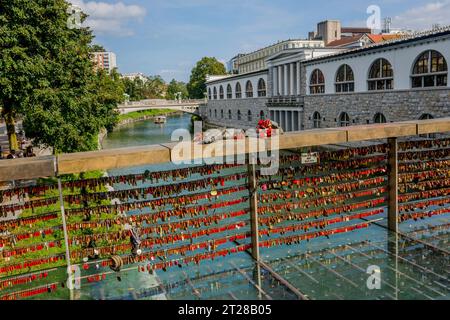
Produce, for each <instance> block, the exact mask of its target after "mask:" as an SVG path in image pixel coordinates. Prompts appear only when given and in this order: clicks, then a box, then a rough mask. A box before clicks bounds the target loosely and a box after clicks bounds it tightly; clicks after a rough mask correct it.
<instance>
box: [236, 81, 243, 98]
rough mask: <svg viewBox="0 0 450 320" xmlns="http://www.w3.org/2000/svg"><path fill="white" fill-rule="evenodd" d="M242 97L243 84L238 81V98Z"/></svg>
mask: <svg viewBox="0 0 450 320" xmlns="http://www.w3.org/2000/svg"><path fill="white" fill-rule="evenodd" d="M240 98H242V88H241V84H240V83H239V82H238V83H236V99H240Z"/></svg>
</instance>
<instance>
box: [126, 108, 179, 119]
mask: <svg viewBox="0 0 450 320" xmlns="http://www.w3.org/2000/svg"><path fill="white" fill-rule="evenodd" d="M176 112H178V111H177V110H173V109H149V110H142V111H135V112H130V113H127V114H121V115H120V116H119V121H123V120H128V119H139V118H142V117H145V116H147V117H157V116H161V115H166V114H169V113H176Z"/></svg>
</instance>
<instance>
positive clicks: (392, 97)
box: [304, 88, 450, 129]
mask: <svg viewBox="0 0 450 320" xmlns="http://www.w3.org/2000/svg"><path fill="white" fill-rule="evenodd" d="M316 111H317V112H319V113H320V115H321V117H322V124H321V127H322V128H332V127H338V126H339V116H340V114H341V112H347V113H348V114H349V116H350V120H351V122H352V125H357V124H367V123H368V122H367V121H369V123H373V122H374V117H375V114H376V113H382V114H383V115H384V116H385V117H386V120H387V122H397V121H408V120H418V119H419V118H420V117H421V116H422V115H423V114H430V115H432V116H433V117H434V118H442V117H448V116H450V89H445V88H444V89H419V90H405V91H390V92H389V91H383V92H365V93H348V94H324V95H307V96H305V104H304V119H305V123H304V125H305V129H311V128H313V114H314V112H316ZM323 119H325V120H323ZM335 120H336V121H335Z"/></svg>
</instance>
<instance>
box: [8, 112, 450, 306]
mask: <svg viewBox="0 0 450 320" xmlns="http://www.w3.org/2000/svg"><path fill="white" fill-rule="evenodd" d="M448 133H450V119H448V118H447V119H436V120H424V121H410V122H401V123H390V124H378V125H367V126H355V127H346V128H333V129H317V130H309V131H303V132H293V133H287V134H284V135H281V136H275V137H272V138H270V139H256V142H257V144H258V148H257V149H255V139H253V140H252V138H246V139H245V140H230V141H227V143H226V144H221V142H216V143H213V144H210V145H201V144H197V143H193V142H190V141H189V142H187V141H186V142H182V143H168V144H158V145H151V146H144V147H132V148H122V149H113V150H102V151H93V152H84V153H75V154H63V155H58V156H50V157H39V158H31V159H14V160H4V161H0V181H4V182H8V181H15V183H14V185H12V186H10V187H9V188H8V189H6V190H3V191H1V195H2V204H1V206H0V214H1V215H2V218H5V219H6V220H3V221H0V228H1V229H0V233H2V234H3V236H2V237H0V246H1V247H2V248H3V250H2V251H1V258H2V259H0V284H1V283H2V277H3V278H4V277H5V276H7V277H8V279H10V277H16V278H17V277H19V279H22V278H23V279H25V278H26V279H28V278H27V277H29V273H30V272H33V273H36V272H37V273H38V275H41V274H42V273H41V272H42V270H48V269H49V268H53V267H56V266H61V265H65V264H68V265H70V264H74V265H75V266H80V267H83V268H84V269H86V272H89V270H94V273H98V274H99V273H102V272H105V269H104V268H109V267H113V268H116V267H117V265H116V262H117V261H116V260H114V259H118V258H117V257H120V259H121V261H122V262H123V263H124V266H125V265H134V267H133V270H136V264H137V266H138V267H139V270H141V268H144V269H145V271H146V272H149V271H152V270H155V271H156V270H158V271H160V270H162V271H165V270H167V269H168V268H176V267H183V268H184V267H187V266H188V265H191V264H193V263H200V262H201V261H203V260H211V259H216V258H219V257H222V256H224V255H227V256H228V255H238V254H239V253H242V252H244V251H249V252H250V253H251V255H252V257H253V258H254V259H255V261H258V262H261V267H262V268H266V270H269V272H270V273H272V274H274V271H273V270H271V268H270V266H267V265H266V264H265V263H264V261H262V260H263V259H262V255H260V250H261V251H262V252H263V253H267V252H271V253H272V252H273V251H271V250H272V248H284V247H286V246H293V245H298V244H304V243H306V242H308V241H310V240H312V239H315V238H324V237H338V236H339V234H348V233H351V232H353V231H358V230H366V231H371V232H373V231H374V230H373V229H371V228H372V227H373V226H374V225H376V224H379V225H383V224H384V223H385V224H386V225H385V226H386V227H387V228H389V229H390V230H391V231H394V232H395V233H396V234H401V230H400V225H401V224H402V223H403V222H407V223H411V221H414V220H421V219H422V218H430V219H432V218H433V217H440V216H445V215H446V214H448V213H449V212H450V209H449V202H450V201H449V195H450V183H449V178H450V176H449V172H450V163H449V160H447V159H448V158H450V152H449V150H450V139H449V138H448V135H447V134H448ZM430 134H442V135H443V136H442V137H436V138H432V139H427V138H420V136H423V135H430ZM180 150H182V152H179V151H180ZM257 151H259V152H263V153H264V151H270V152H271V156H272V155H276V151H280V154H279V155H278V156H279V157H278V166H279V167H278V169H279V170H278V171H277V172H275V173H274V174H273V175H272V176H265V175H263V174H262V169H263V168H265V167H266V166H265V165H263V164H261V163H258V162H256V163H255V162H250V161H249V160H251V159H253V157H252V156H254V155H255V153H256V152H257ZM227 156H232V158H230V159H229V161H230V162H229V163H225V164H214V163H212V164H207V163H205V162H206V161H207V160H210V159H212V158H215V159H222V158H224V157H225V158H226V157H227ZM273 159H275V158H273ZM182 160H184V161H186V162H188V161H190V163H191V164H189V165H188V164H186V165H183V166H181V167H180V166H177V165H175V164H174V163H175V162H179V161H182ZM196 160H198V163H194V162H195V161H196ZM236 160H240V161H241V162H236ZM424 164H426V165H424ZM118 169H127V171H126V172H122V171H121V172H119V171H117V170H118ZM96 171H102V172H105V171H108V176H102V175H101V174H99V173H98V172H97V173H91V174H88V173H89V172H96ZM80 173H86V174H83V175H81V176H78V174H80ZM67 175H76V176H67ZM52 177H53V178H57V180H55V179H52ZM38 178H46V180H35V181H33V182H30V183H25V182H23V181H22V183H20V184H19V183H18V182H20V180H27V179H38ZM430 203H432V204H433V207H432V206H431V205H430ZM435 206H437V208H436V207H435ZM416 207H418V208H420V210H412V208H416ZM47 223H48V224H47ZM125 225H129V226H128V227H133V226H134V227H135V228H136V230H137V232H138V233H139V234H140V241H139V243H140V245H139V248H140V249H139V250H141V252H140V253H137V251H136V250H135V249H136V247H135V246H136V242H132V243H130V241H129V238H130V237H134V236H133V234H132V233H131V230H130V229H129V228H124V229H121V228H120V226H125ZM36 235H37V236H36ZM52 235H53V238H50V239H51V240H49V237H51V236H52ZM32 240H33V241H32ZM92 240H95V241H92ZM135 240H136V239H135ZM45 243H46V245H47V246H50V247H49V249H45ZM425 245H427V246H430V248H432V247H433V246H432V245H429V244H425ZM433 250H437V251H439V252H440V253H443V252H444V254H448V252H447V253H446V252H445V249H440V248H434V249H433ZM37 252H38V253H39V252H41V253H42V255H38V254H37ZM130 252H131V254H130ZM112 257H115V258H114V259H112ZM5 258H6V259H5ZM95 270H98V271H96V272H95ZM92 277H93V276H92V275H87V276H85V277H84V276H83V277H81V278H82V279H83V280H84V281H91V280H92V279H94V280H95V279H98V278H95V277H94V278H92ZM274 277H276V278H277V279H281V280H280V281H283V280H282V278H280V276H279V275H277V274H274ZM16 278H15V279H16ZM38 280H39V279H38ZM41 281H43V280H41ZM18 282H19V283H20V281H18ZM8 283H11V282H8ZM54 284H55V283H51V282H47V283H46V285H47V288H49V290H50V291H52V290H56V289H53V288H55V287H54V286H53V285H54ZM50 285H51V286H50ZM56 285H57V287H58V288H59V284H56ZM286 286H287V287H289V288H290V290H291V291H292V292H294V293H295V294H296V295H297V296H298V297H299V298H305V296H304V295H303V294H302V292H301V291H298V290H297V291H296V289H295V288H291V287H290V285H289V284H286ZM258 287H259V288H260V287H261V286H258ZM34 289H36V290H35V291H33V292H34V293H36V294H37V293H39V292H41V291H40V289H42V288H40V287H39V288H34ZM11 290H12V292H11V293H8V294H7V295H6V298H8V297H9V298H11V297H12V298H14V297H16V296H17V297H20V296H21V295H20V294H19V293H18V292H19V291H17V290H14V287H12V289H11ZM258 290H259V289H258ZM1 296H2V292H1V286H0V297H1Z"/></svg>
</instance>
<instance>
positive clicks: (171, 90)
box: [166, 79, 189, 100]
mask: <svg viewBox="0 0 450 320" xmlns="http://www.w3.org/2000/svg"><path fill="white" fill-rule="evenodd" d="M179 92H181V99H188V98H189V93H188V90H187V86H186V84H185V83H184V82H181V81H177V80H175V79H173V80H172V81H171V82H170V83H169V86H168V87H167V95H166V99H167V100H176V99H177V98H178V97H177V94H178V93H179Z"/></svg>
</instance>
